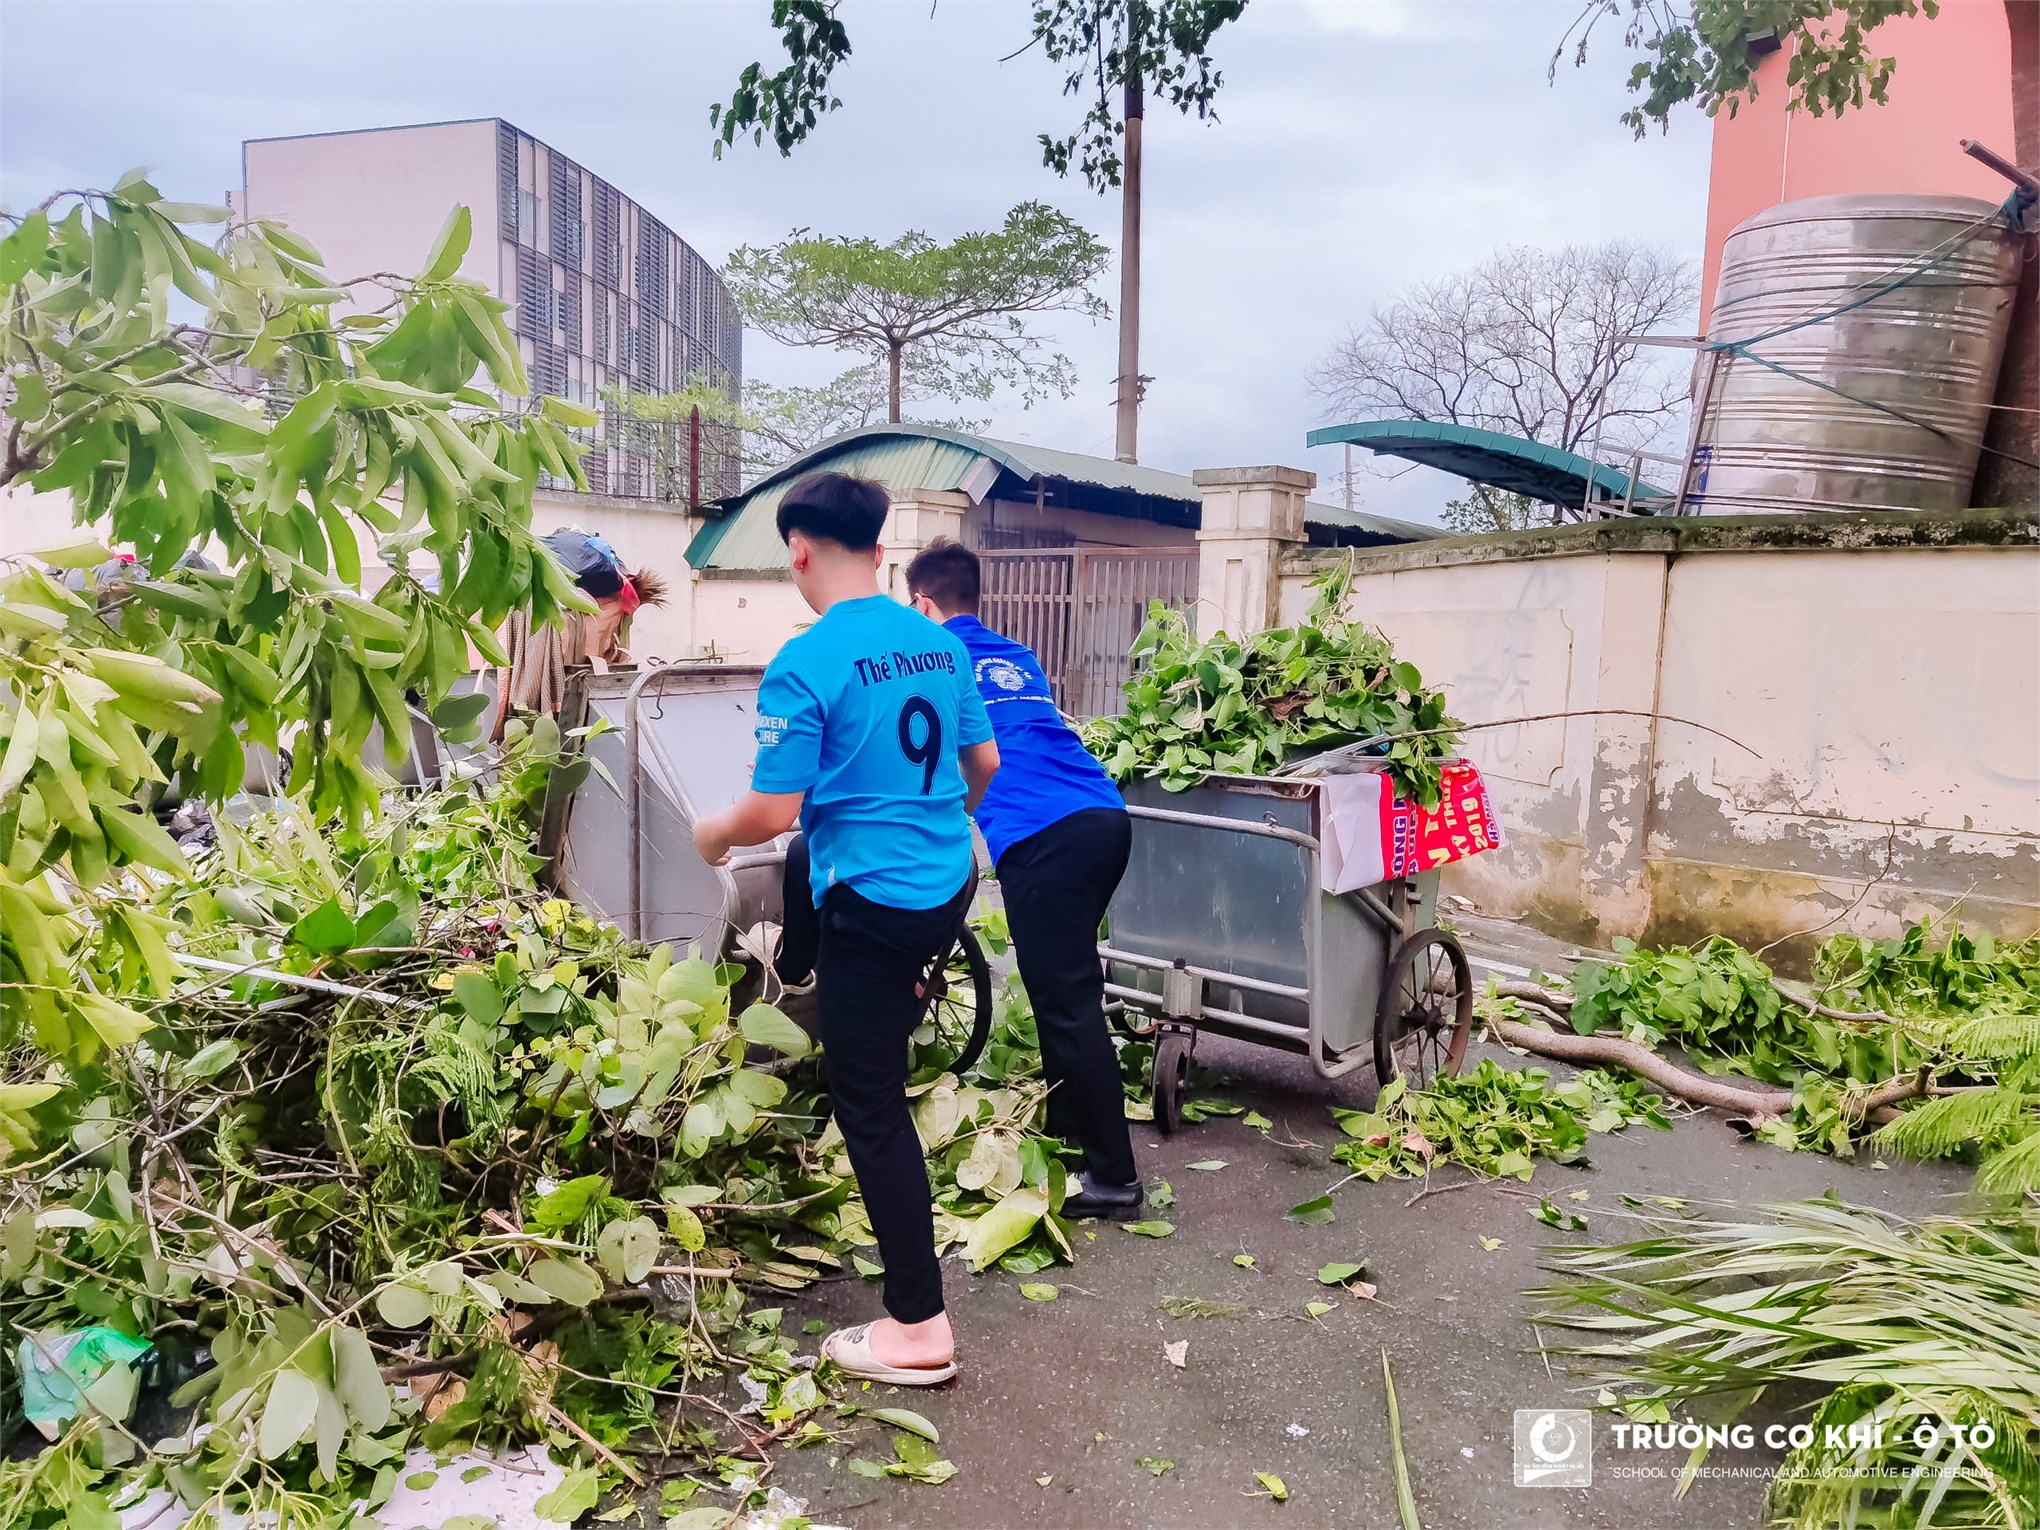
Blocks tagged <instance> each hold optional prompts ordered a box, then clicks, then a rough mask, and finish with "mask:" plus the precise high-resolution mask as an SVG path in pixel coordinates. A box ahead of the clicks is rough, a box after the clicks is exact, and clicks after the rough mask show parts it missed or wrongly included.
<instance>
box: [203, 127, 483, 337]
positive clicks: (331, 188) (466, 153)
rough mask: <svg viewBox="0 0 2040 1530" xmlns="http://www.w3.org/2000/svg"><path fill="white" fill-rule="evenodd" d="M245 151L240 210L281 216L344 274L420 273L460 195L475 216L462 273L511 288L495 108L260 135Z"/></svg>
mask: <svg viewBox="0 0 2040 1530" xmlns="http://www.w3.org/2000/svg"><path fill="white" fill-rule="evenodd" d="M241 152H242V156H243V159H244V162H245V165H244V168H245V171H246V180H245V182H244V190H243V192H242V195H241V197H240V198H239V199H238V202H239V204H240V210H241V211H243V212H245V213H247V214H248V215H249V216H251V217H257V218H279V219H281V220H282V221H283V222H284V223H286V224H288V225H289V226H290V229H291V232H292V233H294V234H296V235H298V236H299V237H300V238H302V239H306V240H309V241H310V242H311V243H312V244H313V245H314V246H315V247H316V248H317V249H318V251H319V254H320V256H321V257H323V259H324V261H325V266H326V270H327V271H328V272H329V273H330V274H331V275H333V276H334V277H336V278H337V279H340V280H343V281H346V280H351V279H353V278H355V277H360V276H367V275H370V274H372V273H374V272H377V271H394V272H396V273H398V274H399V275H403V276H410V275H414V274H416V273H417V272H418V271H419V270H421V269H422V268H423V267H424V264H425V257H426V255H427V254H428V253H430V251H431V249H432V242H433V240H434V239H436V238H437V237H438V236H439V231H440V229H441V228H442V227H444V225H445V223H446V218H447V215H448V213H450V212H451V211H452V210H453V208H454V207H455V206H456V205H458V206H464V207H466V208H467V209H468V211H469V212H470V213H471V214H472V215H473V217H474V235H473V238H472V240H471V242H470V243H469V245H468V251H467V254H466V256H464V257H463V258H462V260H461V264H460V274H461V275H462V276H465V277H469V278H471V279H472V280H474V281H478V282H482V283H484V284H485V285H487V286H488V287H489V289H490V290H491V291H493V292H495V293H496V295H497V296H498V297H505V296H507V295H508V294H507V291H506V284H507V276H506V274H505V273H504V272H503V271H502V270H501V269H500V267H501V265H502V257H501V248H502V247H501V241H500V240H499V238H498V235H497V229H498V226H499V218H498V209H497V206H496V196H497V193H496V122H495V119H494V118H486V119H483V120H481V121H478V122H446V123H437V124H433V125H429V126H423V127H408V128H377V129H373V130H370V131H365V132H359V133H318V134H313V135H310V136H308V137H303V138H267V139H257V140H254V141H252V142H250V143H247V144H244V145H242V150H241Z"/></svg>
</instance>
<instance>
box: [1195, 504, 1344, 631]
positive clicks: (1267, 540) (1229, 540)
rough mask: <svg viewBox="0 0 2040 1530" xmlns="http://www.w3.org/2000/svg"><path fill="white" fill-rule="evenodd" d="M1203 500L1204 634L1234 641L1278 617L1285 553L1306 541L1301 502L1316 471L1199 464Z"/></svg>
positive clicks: (1200, 627)
mask: <svg viewBox="0 0 2040 1530" xmlns="http://www.w3.org/2000/svg"><path fill="white" fill-rule="evenodd" d="M1190 481H1191V482H1192V483H1194V484H1196V485H1197V490H1198V493H1199V495H1200V496H1201V497H1202V499H1203V501H1204V507H1203V508H1204V513H1203V524H1202V526H1201V527H1200V529H1199V530H1198V533H1197V543H1198V547H1197V609H1196V611H1195V613H1194V619H1193V622H1192V625H1193V626H1194V627H1195V629H1196V631H1197V633H1198V635H1199V636H1200V637H1209V636H1211V635H1212V634H1213V633H1215V632H1219V631H1224V632H1229V633H1231V634H1232V635H1233V636H1234V637H1236V638H1243V637H1249V636H1251V635H1252V634H1254V633H1256V632H1264V631H1266V630H1267V629H1268V628H1270V627H1273V626H1275V625H1276V624H1277V623H1278V622H1279V621H1280V616H1279V614H1278V612H1279V609H1280V607H1279V603H1278V602H1279V596H1280V593H1281V565H1282V553H1283V550H1284V549H1285V548H1286V547H1288V546H1290V545H1293V544H1297V543H1301V542H1303V541H1304V540H1305V533H1304V529H1303V502H1304V500H1305V499H1307V498H1308V497H1309V496H1310V491H1311V490H1312V489H1313V488H1315V487H1316V486H1317V474H1315V473H1308V472H1305V471H1304V470H1303V469H1301V468H1290V467H1241V468H1199V469H1198V470H1197V471H1196V472H1194V473H1192V474H1191V475H1190Z"/></svg>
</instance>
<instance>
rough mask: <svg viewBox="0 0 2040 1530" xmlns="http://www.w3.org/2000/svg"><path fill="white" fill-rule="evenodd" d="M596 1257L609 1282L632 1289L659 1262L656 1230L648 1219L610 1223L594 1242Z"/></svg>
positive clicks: (637, 1218)
mask: <svg viewBox="0 0 2040 1530" xmlns="http://www.w3.org/2000/svg"><path fill="white" fill-rule="evenodd" d="M595 1257H596V1259H597V1261H599V1262H600V1264H601V1265H602V1268H603V1269H604V1270H606V1271H607V1272H608V1273H609V1278H610V1279H611V1280H613V1281H615V1282H616V1283H617V1284H618V1285H623V1286H634V1285H636V1284H638V1283H639V1282H640V1281H642V1280H643V1279H644V1278H645V1277H646V1276H647V1275H649V1274H650V1273H651V1270H652V1266H653V1265H655V1264H657V1263H658V1262H659V1229H658V1228H657V1227H656V1226H655V1225H654V1224H653V1222H652V1220H651V1218H650V1217H631V1218H629V1219H628V1220H626V1221H621V1222H611V1223H610V1224H609V1225H608V1226H607V1227H605V1228H603V1229H602V1236H601V1237H599V1238H598V1239H596V1241H595ZM541 1284H543V1283H542V1282H541ZM597 1294H598V1295H599V1294H600V1293H599V1292H598V1293H597Z"/></svg>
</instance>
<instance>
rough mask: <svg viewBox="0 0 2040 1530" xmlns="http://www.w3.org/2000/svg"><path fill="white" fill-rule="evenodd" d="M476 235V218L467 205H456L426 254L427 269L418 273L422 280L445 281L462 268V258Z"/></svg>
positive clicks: (419, 278)
mask: <svg viewBox="0 0 2040 1530" xmlns="http://www.w3.org/2000/svg"><path fill="white" fill-rule="evenodd" d="M473 235H474V218H473V216H472V215H471V214H470V213H469V212H468V210H467V209H466V208H465V207H455V208H454V210H453V211H452V212H450V213H448V214H447V215H446V222H445V223H444V224H442V225H441V226H440V230H439V236H438V237H437V238H436V239H434V240H433V241H432V249H431V251H430V252H429V253H428V254H427V255H426V256H425V269H424V270H423V271H420V272H419V273H418V280H419V281H421V282H443V281H445V280H446V279H447V278H448V277H449V276H451V275H453V273H454V272H456V271H458V270H459V269H460V262H461V258H462V257H463V256H465V255H466V254H467V252H468V244H469V242H470V240H471V239H472V238H473Z"/></svg>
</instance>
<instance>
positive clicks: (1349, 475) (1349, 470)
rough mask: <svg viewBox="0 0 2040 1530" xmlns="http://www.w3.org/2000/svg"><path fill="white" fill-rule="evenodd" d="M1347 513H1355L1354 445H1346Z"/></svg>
mask: <svg viewBox="0 0 2040 1530" xmlns="http://www.w3.org/2000/svg"><path fill="white" fill-rule="evenodd" d="M1346 513H1347V514H1348V515H1351V514H1352V513H1353V443H1352V442H1351V441H1348V442H1347V443H1346Z"/></svg>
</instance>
